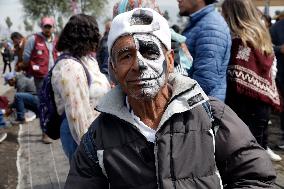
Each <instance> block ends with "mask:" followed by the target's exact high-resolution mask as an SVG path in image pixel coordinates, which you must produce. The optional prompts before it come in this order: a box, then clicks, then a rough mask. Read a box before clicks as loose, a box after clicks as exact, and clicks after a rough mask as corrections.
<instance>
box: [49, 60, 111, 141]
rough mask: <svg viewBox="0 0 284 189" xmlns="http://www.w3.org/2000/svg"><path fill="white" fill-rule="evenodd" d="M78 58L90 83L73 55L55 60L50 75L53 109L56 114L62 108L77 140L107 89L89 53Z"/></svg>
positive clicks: (87, 126)
mask: <svg viewBox="0 0 284 189" xmlns="http://www.w3.org/2000/svg"><path fill="white" fill-rule="evenodd" d="M81 62H82V63H83V64H84V65H85V67H86V68H87V69H88V71H89V74H90V78H91V84H90V86H89V85H88V80H87V75H86V73H85V70H84V68H83V66H82V65H81V64H80V63H79V62H76V61H75V60H73V59H63V60H61V61H59V62H58V65H56V66H55V68H54V69H53V71H52V79H51V82H52V86H53V91H54V98H55V103H56V106H57V111H58V113H59V114H60V115H62V114H63V113H64V111H65V113H66V117H67V120H68V124H69V128H70V131H71V134H72V136H73V138H74V140H75V141H76V142H77V143H78V144H79V143H80V140H81V138H82V136H83V135H84V134H85V133H86V132H87V130H88V128H89V126H90V125H91V123H92V122H93V121H94V119H95V118H96V117H97V116H98V115H99V112H97V111H96V110H94V108H95V107H96V105H97V104H98V101H99V99H100V98H101V97H102V96H103V95H104V94H106V93H107V92H108V91H109V90H110V85H109V82H108V80H107V78H106V77H105V75H104V74H102V73H101V72H100V70H99V66H98V63H97V61H96V60H95V59H94V58H93V57H91V56H85V57H82V58H81Z"/></svg>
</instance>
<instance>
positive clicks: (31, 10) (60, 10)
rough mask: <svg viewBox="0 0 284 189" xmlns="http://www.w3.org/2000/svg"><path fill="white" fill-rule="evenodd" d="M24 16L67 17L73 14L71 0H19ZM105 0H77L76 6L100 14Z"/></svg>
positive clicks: (87, 12)
mask: <svg viewBox="0 0 284 189" xmlns="http://www.w3.org/2000/svg"><path fill="white" fill-rule="evenodd" d="M21 2H22V4H23V7H24V11H25V13H26V16H27V17H29V18H31V19H32V20H38V19H39V18H41V17H43V16H53V17H54V18H56V19H58V18H59V16H63V17H69V16H71V15H72V14H73V12H72V8H71V7H72V6H71V0H37V1H35V0H21ZM107 2H108V1H107V0H77V5H78V7H81V10H82V12H83V13H86V14H91V15H96V16H99V15H101V13H102V11H103V8H104V6H105V5H106V4H107Z"/></svg>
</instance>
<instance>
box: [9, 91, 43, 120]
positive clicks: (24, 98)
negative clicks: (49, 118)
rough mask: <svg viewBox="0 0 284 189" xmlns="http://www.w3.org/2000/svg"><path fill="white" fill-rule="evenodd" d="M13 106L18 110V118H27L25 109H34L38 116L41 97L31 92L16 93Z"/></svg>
mask: <svg viewBox="0 0 284 189" xmlns="http://www.w3.org/2000/svg"><path fill="white" fill-rule="evenodd" d="M12 107H13V108H16V111H17V120H21V121H22V120H25V110H26V109H29V110H31V111H33V112H34V113H35V114H36V115H37V116H38V114H39V109H38V108H39V99H38V96H37V95H32V94H30V93H16V94H15V98H14V103H13V106H12Z"/></svg>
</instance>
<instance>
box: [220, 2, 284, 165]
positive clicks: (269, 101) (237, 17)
mask: <svg viewBox="0 0 284 189" xmlns="http://www.w3.org/2000/svg"><path fill="white" fill-rule="evenodd" d="M222 11H223V16H224V18H225V20H226V21H227V23H228V25H229V27H230V29H231V33H232V37H233V39H232V48H231V58H230V62H229V65H228V70H227V82H228V87H227V94H226V101H225V102H226V103H227V104H228V105H229V106H230V107H231V108H232V109H233V110H234V111H235V112H236V113H237V114H238V116H239V117H240V118H241V119H242V120H243V121H244V122H245V123H246V124H247V125H248V127H249V128H250V131H251V132H252V134H253V135H254V137H255V138H256V140H257V141H258V143H259V144H260V145H261V146H262V147H263V148H264V149H266V151H267V153H268V155H269V157H270V158H271V160H274V161H280V160H281V157H280V156H279V155H277V154H275V153H274V152H273V151H272V150H271V149H270V148H269V147H268V146H267V139H268V121H269V116H270V110H271V108H275V109H279V108H280V99H279V94H278V91H277V87H276V84H275V76H276V72H277V69H276V59H275V55H274V52H273V47H272V42H271V38H270V35H269V32H268V30H267V29H266V27H265V25H264V24H263V22H262V21H261V15H260V14H259V12H258V11H257V8H256V7H255V6H254V5H253V3H252V1H251V0H247V1H243V0H225V1H224V3H223V4H222Z"/></svg>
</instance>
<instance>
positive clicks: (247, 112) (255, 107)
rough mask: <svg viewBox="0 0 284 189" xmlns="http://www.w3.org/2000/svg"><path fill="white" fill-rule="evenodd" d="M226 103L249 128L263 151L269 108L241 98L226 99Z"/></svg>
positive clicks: (266, 142)
mask: <svg viewBox="0 0 284 189" xmlns="http://www.w3.org/2000/svg"><path fill="white" fill-rule="evenodd" d="M226 103H227V104H228V105H229V106H230V107H231V108H232V109H233V110H234V111H235V112H236V113H237V115H238V116H239V117H240V118H241V119H242V120H243V122H244V123H245V124H246V125H247V126H248V127H249V129H250V131H251V132H252V134H253V136H254V137H255V138H256V140H257V142H258V143H259V144H260V145H261V146H262V147H263V148H264V149H267V144H268V121H269V116H270V106H269V105H268V104H266V103H264V102H261V101H258V100H254V99H252V98H249V97H243V96H238V97H237V96H234V98H230V99H226Z"/></svg>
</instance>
